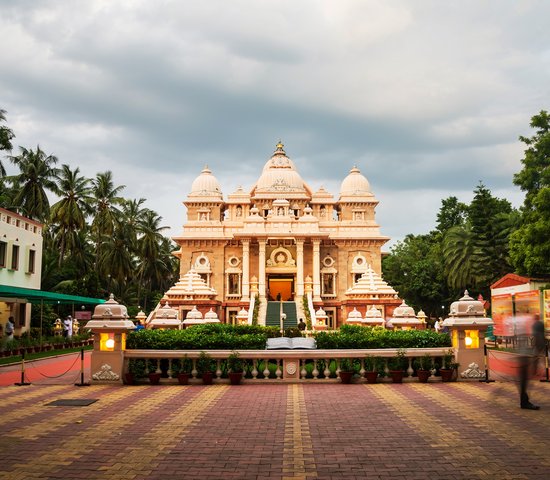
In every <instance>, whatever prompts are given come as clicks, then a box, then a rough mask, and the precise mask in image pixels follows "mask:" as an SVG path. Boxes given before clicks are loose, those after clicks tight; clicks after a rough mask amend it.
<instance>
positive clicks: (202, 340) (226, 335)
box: [126, 323, 280, 350]
mask: <svg viewBox="0 0 550 480" xmlns="http://www.w3.org/2000/svg"><path fill="white" fill-rule="evenodd" d="M279 335H280V333H279V329H278V328H277V327H262V326H258V325H228V324H223V323H217V324H206V325H195V326H193V327H191V328H187V329H185V330H139V331H136V332H131V333H130V334H129V335H128V338H127V340H126V347H127V348H129V349H144V350H258V349H259V350H262V349H264V348H265V345H266V342H267V339H268V338H272V337H278V336H279Z"/></svg>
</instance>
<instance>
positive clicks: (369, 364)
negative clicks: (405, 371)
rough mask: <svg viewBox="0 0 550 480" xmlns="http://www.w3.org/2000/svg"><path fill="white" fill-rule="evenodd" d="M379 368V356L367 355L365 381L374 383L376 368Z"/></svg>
mask: <svg viewBox="0 0 550 480" xmlns="http://www.w3.org/2000/svg"><path fill="white" fill-rule="evenodd" d="M379 368H380V357H375V356H373V355H367V356H366V358H365V369H366V371H365V378H366V379H367V383H376V379H377V378H378V369H379Z"/></svg>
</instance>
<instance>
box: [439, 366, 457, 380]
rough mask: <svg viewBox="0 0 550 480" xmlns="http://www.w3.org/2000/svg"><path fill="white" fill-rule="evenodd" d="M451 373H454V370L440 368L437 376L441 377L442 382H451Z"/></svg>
mask: <svg viewBox="0 0 550 480" xmlns="http://www.w3.org/2000/svg"><path fill="white" fill-rule="evenodd" d="M453 372H454V370H453V369H452V368H440V369H439V374H440V375H441V381H442V382H450V381H452V379H453Z"/></svg>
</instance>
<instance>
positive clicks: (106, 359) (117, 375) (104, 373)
mask: <svg viewBox="0 0 550 480" xmlns="http://www.w3.org/2000/svg"><path fill="white" fill-rule="evenodd" d="M86 328H87V329H89V330H90V331H91V332H92V335H93V338H94V349H93V351H92V358H91V371H92V381H93V382H94V383H100V382H101V383H103V382H105V383H107V382H108V383H112V382H116V383H120V382H122V373H123V368H124V350H125V349H126V333H127V332H128V331H131V330H133V329H134V328H135V327H134V322H132V321H131V320H130V319H129V318H128V311H127V310H126V307H125V306H124V305H120V304H119V303H118V302H117V301H116V300H115V299H114V296H113V294H111V296H110V297H109V300H107V301H106V302H105V303H102V304H100V305H97V306H96V307H95V310H94V314H93V315H92V319H91V320H90V321H89V322H88V323H87V324H86Z"/></svg>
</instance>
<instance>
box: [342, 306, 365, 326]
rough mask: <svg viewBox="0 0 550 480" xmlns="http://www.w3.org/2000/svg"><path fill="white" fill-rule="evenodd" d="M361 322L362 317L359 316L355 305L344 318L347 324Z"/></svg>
mask: <svg viewBox="0 0 550 480" xmlns="http://www.w3.org/2000/svg"><path fill="white" fill-rule="evenodd" d="M362 323H363V318H362V317H361V312H359V311H358V310H357V309H356V308H355V307H354V308H353V310H352V311H351V312H349V314H348V318H347V319H346V324H347V325H361V324H362Z"/></svg>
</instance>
